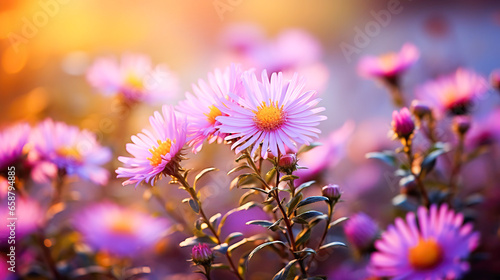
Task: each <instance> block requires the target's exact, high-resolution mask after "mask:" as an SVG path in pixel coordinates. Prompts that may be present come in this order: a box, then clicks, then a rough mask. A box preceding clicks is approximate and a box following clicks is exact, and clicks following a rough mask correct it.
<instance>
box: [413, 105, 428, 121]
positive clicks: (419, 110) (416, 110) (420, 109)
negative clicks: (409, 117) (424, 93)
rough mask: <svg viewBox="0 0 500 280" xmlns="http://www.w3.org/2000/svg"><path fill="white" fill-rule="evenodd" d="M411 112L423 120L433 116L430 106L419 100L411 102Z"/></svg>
mask: <svg viewBox="0 0 500 280" xmlns="http://www.w3.org/2000/svg"><path fill="white" fill-rule="evenodd" d="M411 112H412V113H413V115H415V117H417V118H418V119H422V118H424V117H425V116H428V115H430V114H431V108H429V106H427V105H425V104H423V103H422V102H420V101H418V100H413V101H412V102H411Z"/></svg>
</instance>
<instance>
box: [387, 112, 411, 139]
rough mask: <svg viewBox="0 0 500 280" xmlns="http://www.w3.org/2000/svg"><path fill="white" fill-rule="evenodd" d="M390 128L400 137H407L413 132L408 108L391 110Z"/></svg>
mask: <svg viewBox="0 0 500 280" xmlns="http://www.w3.org/2000/svg"><path fill="white" fill-rule="evenodd" d="M392 130H393V131H394V133H395V134H396V135H397V137H398V138H400V139H408V138H409V137H410V136H411V135H412V134H413V131H414V130H415V123H414V122H413V119H412V118H411V114H410V111H409V110H408V108H406V107H404V108H402V109H401V110H400V111H399V112H398V111H394V112H392Z"/></svg>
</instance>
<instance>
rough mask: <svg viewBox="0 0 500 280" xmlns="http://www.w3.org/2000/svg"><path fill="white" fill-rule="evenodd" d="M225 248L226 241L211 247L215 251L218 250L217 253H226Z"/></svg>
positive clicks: (226, 247)
mask: <svg viewBox="0 0 500 280" xmlns="http://www.w3.org/2000/svg"><path fill="white" fill-rule="evenodd" d="M227 249H228V245H227V243H222V244H220V245H217V246H215V247H213V248H212V250H214V251H217V252H219V253H221V254H223V255H225V254H226V252H227Z"/></svg>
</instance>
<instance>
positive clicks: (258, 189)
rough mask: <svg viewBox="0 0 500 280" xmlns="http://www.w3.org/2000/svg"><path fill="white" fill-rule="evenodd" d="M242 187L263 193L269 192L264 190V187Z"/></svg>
mask: <svg viewBox="0 0 500 280" xmlns="http://www.w3.org/2000/svg"><path fill="white" fill-rule="evenodd" d="M242 189H244V190H254V191H259V192H262V193H265V194H269V192H268V191H266V190H264V189H261V188H256V187H243V188H242Z"/></svg>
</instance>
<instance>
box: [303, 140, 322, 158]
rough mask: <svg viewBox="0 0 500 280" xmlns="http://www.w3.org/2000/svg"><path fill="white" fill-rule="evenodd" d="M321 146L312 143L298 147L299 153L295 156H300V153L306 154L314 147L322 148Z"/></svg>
mask: <svg viewBox="0 0 500 280" xmlns="http://www.w3.org/2000/svg"><path fill="white" fill-rule="evenodd" d="M322 145H323V144H322V143H320V142H313V143H311V144H310V145H309V146H306V145H303V146H302V147H300V149H299V151H298V152H297V155H300V154H302V153H305V152H308V151H310V150H312V149H314V148H316V147H319V146H322Z"/></svg>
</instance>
